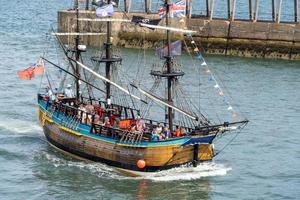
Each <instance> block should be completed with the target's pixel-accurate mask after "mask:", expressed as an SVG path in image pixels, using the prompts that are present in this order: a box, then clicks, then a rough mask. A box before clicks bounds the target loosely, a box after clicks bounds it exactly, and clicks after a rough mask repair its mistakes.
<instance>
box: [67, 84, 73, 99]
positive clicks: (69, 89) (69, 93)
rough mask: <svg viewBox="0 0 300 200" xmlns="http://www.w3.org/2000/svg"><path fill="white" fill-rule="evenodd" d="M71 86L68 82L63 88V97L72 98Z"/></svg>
mask: <svg viewBox="0 0 300 200" xmlns="http://www.w3.org/2000/svg"><path fill="white" fill-rule="evenodd" d="M71 87H72V85H71V84H68V85H67V88H66V89H65V97H66V98H74V93H73V90H72V88H71Z"/></svg>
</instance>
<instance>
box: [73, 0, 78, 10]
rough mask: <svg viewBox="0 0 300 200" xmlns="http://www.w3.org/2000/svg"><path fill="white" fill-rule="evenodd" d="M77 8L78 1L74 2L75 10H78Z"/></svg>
mask: <svg viewBox="0 0 300 200" xmlns="http://www.w3.org/2000/svg"><path fill="white" fill-rule="evenodd" d="M77 7H78V0H74V7H73V9H74V10H76V9H77Z"/></svg>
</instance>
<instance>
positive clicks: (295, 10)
mask: <svg viewBox="0 0 300 200" xmlns="http://www.w3.org/2000/svg"><path fill="white" fill-rule="evenodd" d="M294 16H295V22H298V0H294Z"/></svg>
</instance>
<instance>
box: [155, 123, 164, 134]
mask: <svg viewBox="0 0 300 200" xmlns="http://www.w3.org/2000/svg"><path fill="white" fill-rule="evenodd" d="M156 132H157V134H161V133H162V132H163V125H162V123H159V124H158V127H156Z"/></svg>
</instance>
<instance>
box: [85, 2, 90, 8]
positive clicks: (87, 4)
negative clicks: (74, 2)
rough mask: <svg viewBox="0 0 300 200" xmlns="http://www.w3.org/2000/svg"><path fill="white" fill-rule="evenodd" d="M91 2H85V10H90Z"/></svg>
mask: <svg viewBox="0 0 300 200" xmlns="http://www.w3.org/2000/svg"><path fill="white" fill-rule="evenodd" d="M89 6H90V0H85V10H89Z"/></svg>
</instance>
